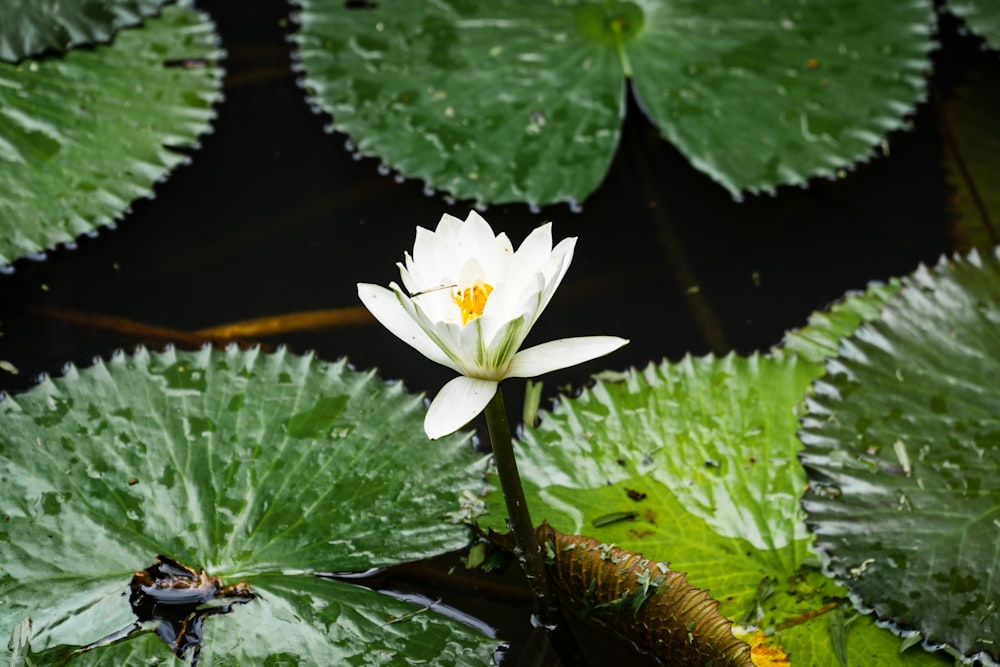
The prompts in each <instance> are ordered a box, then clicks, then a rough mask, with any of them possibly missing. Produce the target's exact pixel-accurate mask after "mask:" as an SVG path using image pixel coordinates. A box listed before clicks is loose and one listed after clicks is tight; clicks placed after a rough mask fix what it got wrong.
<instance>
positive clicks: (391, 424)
mask: <svg viewBox="0 0 1000 667" xmlns="http://www.w3.org/2000/svg"><path fill="white" fill-rule="evenodd" d="M423 413H424V405H423V399H422V398H421V397H419V396H413V395H409V394H407V393H406V392H405V391H404V390H403V388H402V387H401V385H399V384H398V383H397V384H386V383H384V382H382V381H380V380H379V379H377V378H376V377H375V376H374V375H373V374H371V373H366V374H362V373H356V372H353V371H351V370H350V369H348V368H347V367H346V364H345V363H344V362H339V363H336V364H325V363H322V362H319V361H317V360H315V359H313V358H311V357H296V356H294V355H292V354H289V353H287V352H284V351H280V352H277V353H275V354H264V353H261V352H260V351H258V350H249V351H240V350H238V349H236V348H230V349H228V350H226V351H224V352H216V351H212V350H210V349H207V348H206V349H202V350H201V351H198V352H192V353H189V352H178V351H173V350H169V351H167V352H164V353H150V352H147V351H145V350H139V351H137V352H136V353H135V354H134V355H132V356H125V355H118V356H116V357H114V358H113V359H112V360H111V361H109V362H107V363H97V364H95V365H94V366H93V367H91V368H88V369H84V370H77V369H75V368H70V369H69V371H68V372H67V374H66V376H65V377H63V378H59V379H56V380H46V381H44V382H43V383H42V384H40V385H38V386H37V387H34V388H33V389H32V390H31V391H29V392H27V393H25V394H22V395H18V396H16V397H8V398H6V399H4V400H3V401H2V402H0V513H2V515H3V521H2V522H0V601H2V603H3V609H4V613H3V614H2V616H0V637H4V638H5V639H6V638H7V637H10V636H11V632H12V630H13V628H14V627H15V626H18V625H19V624H20V623H22V622H23V620H22V619H24V618H25V617H29V616H30V618H31V619H32V621H33V628H34V632H33V634H32V638H31V648H32V650H33V651H34V652H35V654H36V655H42V656H53V655H56V656H58V655H66V654H67V653H68V652H71V651H73V650H76V649H77V648H79V647H83V646H87V645H89V644H91V643H92V642H97V641H99V640H101V639H102V638H107V637H110V636H113V635H114V633H116V632H118V631H122V630H128V629H129V628H131V627H132V626H133V624H134V623H135V622H136V619H137V617H136V614H134V613H133V611H132V608H131V606H130V603H129V597H130V593H129V590H130V589H129V586H130V582H132V581H133V576H134V573H135V572H137V571H140V570H144V569H146V568H148V567H150V563H153V562H154V561H155V560H156V557H157V555H159V554H163V555H164V556H166V557H167V559H169V561H172V562H176V564H177V566H176V567H173V566H171V569H169V570H168V571H167V572H166V574H168V575H169V574H174V575H176V578H177V579H178V581H180V582H181V583H183V582H184V580H185V575H184V574H183V569H184V568H189V571H190V572H197V571H199V570H202V569H204V570H205V573H206V574H205V576H204V577H202V576H201V575H200V574H196V575H193V576H188V577H187V582H188V583H187V584H185V585H184V586H181V587H180V588H185V589H186V591H182V592H183V593H184V594H185V595H187V594H190V595H195V596H204V595H206V594H208V595H209V597H208V598H204V599H206V600H213V599H214V598H215V596H214V594H212V589H211V587H212V584H211V582H213V581H218V582H219V585H220V586H223V585H225V586H230V587H239V586H246V587H247V588H246V590H248V591H249V592H250V593H252V594H253V596H255V597H254V599H252V600H250V601H247V602H246V603H245V604H239V605H236V606H234V607H233V608H232V609H231V610H230V613H227V614H225V615H221V614H220V615H215V616H211V617H208V618H205V619H203V621H204V623H203V627H204V643H203V647H202V649H201V664H202V665H213V664H270V663H268V661H278V660H279V659H285V660H290V661H292V662H294V660H292V658H293V657H297V659H298V660H299V661H300V662H302V663H303V664H348V663H350V661H351V660H358V659H360V656H364V655H372V656H382V658H383V659H384V660H385V661H391V662H392V664H411V663H414V664H415V663H419V662H421V661H423V662H425V663H426V662H429V661H432V662H434V663H435V664H462V665H479V664H486V663H488V662H489V659H490V655H491V654H492V650H493V648H494V645H495V641H494V640H491V639H489V638H486V637H482V636H480V635H478V634H476V633H475V632H473V631H472V630H471V629H469V628H466V627H465V626H463V625H461V624H459V623H456V622H453V621H449V620H446V619H444V618H443V617H442V616H440V615H438V614H434V613H427V614H419V615H418V617H419V618H418V619H414V620H413V621H409V622H406V623H389V621H391V620H392V619H396V618H399V617H403V616H405V615H406V614H409V613H412V612H413V611H414V610H415V608H414V607H413V605H410V604H408V603H406V602H403V601H400V600H397V599H394V598H391V597H388V596H386V595H383V594H380V593H377V592H375V591H370V590H367V589H365V588H362V587H359V586H355V585H353V584H350V583H345V582H343V581H335V580H330V579H323V578H319V577H317V576H315V575H317V574H321V573H324V572H341V571H363V570H366V569H368V568H371V567H380V566H386V565H390V564H395V563H400V562H405V561H410V560H415V559H421V558H425V557H428V556H431V555H435V554H439V553H443V552H446V551H449V550H454V549H457V548H460V547H462V546H464V545H466V544H468V542H469V534H468V529H467V528H465V527H463V526H458V525H454V524H451V523H449V522H447V521H446V520H445V519H444V517H445V515H446V514H447V513H448V512H449V511H451V510H454V509H456V508H457V507H458V504H459V497H460V496H461V495H462V493H463V492H468V491H470V490H471V489H473V488H476V487H478V485H479V484H480V483H481V482H478V481H477V471H478V470H479V466H480V465H481V462H482V459H481V458H480V457H478V456H477V455H475V453H474V452H473V449H472V447H471V445H470V442H469V438H468V436H453V437H450V438H447V439H444V440H441V441H435V442H430V441H428V440H427V439H426V437H424V435H423V428H422V420H423ZM214 577H218V580H215V579H214ZM154 578H155V577H154ZM221 590H230V589H221ZM232 590H237V589H232ZM206 591H207V593H206ZM135 594H136V593H135V587H134V585H133V588H132V591H131V595H132V596H133V597H134V596H135ZM147 594H149V593H148V591H147ZM230 597H231V596H230ZM237 597H239V596H237ZM219 601H221V602H227V601H229V597H226V596H222V597H220V600H219ZM185 613H186V612H185ZM387 623H388V625H386V624H387ZM169 653H170V650H169V648H168V647H167V646H166V645H165V644H164V643H163V642H162V641H160V640H159V639H157V638H156V637H155V635H154V636H146V635H138V636H134V637H132V638H130V639H129V640H128V641H124V642H122V643H120V644H116V645H114V646H103V645H102V646H101V647H100V648H96V649H94V650H93V651H90V652H88V653H86V654H85V655H83V656H80V657H79V658H77V659H75V660H74V662H73V664H98V663H100V664H141V663H142V662H143V661H145V660H147V659H151V660H152V659H155V660H164V659H166V658H167V656H169ZM439 655H440V656H444V657H442V658H441V661H439V660H438V656H439ZM275 664H276V663H275Z"/></svg>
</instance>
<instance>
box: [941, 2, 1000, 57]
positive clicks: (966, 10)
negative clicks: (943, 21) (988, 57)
mask: <svg viewBox="0 0 1000 667" xmlns="http://www.w3.org/2000/svg"><path fill="white" fill-rule="evenodd" d="M947 7H948V9H949V10H951V12H952V13H953V14H954V15H955V16H958V17H959V18H961V19H964V20H965V23H966V25H968V26H969V29H970V30H972V31H973V32H974V33H976V34H977V35H980V36H982V37H983V38H984V39H985V40H986V43H987V44H989V46H990V48H992V49H1000V3H997V2H994V1H991V0H948V3H947Z"/></svg>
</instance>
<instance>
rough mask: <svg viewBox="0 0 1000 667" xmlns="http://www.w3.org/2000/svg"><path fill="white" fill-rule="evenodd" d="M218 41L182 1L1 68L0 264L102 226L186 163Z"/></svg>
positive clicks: (201, 125) (202, 115)
mask: <svg viewBox="0 0 1000 667" xmlns="http://www.w3.org/2000/svg"><path fill="white" fill-rule="evenodd" d="M217 42H218V37H217V36H216V34H215V32H214V30H213V25H212V23H211V21H210V20H209V19H208V18H207V17H206V16H205V15H204V14H201V13H199V12H196V11H194V10H193V9H191V8H190V7H188V6H186V4H181V5H177V6H169V7H164V9H163V13H162V15H161V16H160V17H159V18H151V19H149V20H147V21H146V24H145V26H144V27H143V28H141V29H131V30H124V31H121V32H120V33H118V35H117V37H116V38H115V41H114V43H113V44H112V45H109V46H97V47H95V48H93V49H74V50H72V51H69V52H68V53H66V54H65V55H64V56H62V57H43V58H40V59H38V60H25V61H22V62H20V63H19V64H17V65H12V64H9V63H0V119H2V122H0V164H3V165H5V168H4V169H3V170H0V190H2V191H3V192H4V193H5V194H4V197H3V198H2V199H0V267H3V266H4V265H6V264H9V263H10V262H12V261H13V260H15V259H17V258H18V257H20V256H24V255H31V254H37V253H40V252H42V251H44V250H45V249H48V248H52V247H55V246H56V245H58V244H61V243H65V244H71V243H73V241H74V239H76V238H77V237H79V236H81V235H83V234H93V233H95V231H96V230H97V229H98V228H99V227H100V226H102V225H109V224H111V223H113V222H114V221H115V219H116V218H118V217H120V216H121V215H122V214H123V213H124V212H125V211H127V209H128V207H129V205H130V203H131V202H132V201H134V200H136V199H138V198H140V197H147V196H149V195H150V194H151V192H152V187H153V185H154V184H155V183H156V182H157V181H160V180H162V179H163V178H165V177H166V175H167V174H168V173H169V172H170V170H172V169H173V168H174V167H176V166H177V165H179V164H183V163H186V162H187V161H188V159H189V158H188V157H187V156H186V155H185V154H184V153H183V152H180V150H179V149H185V148H191V147H194V146H196V145H197V140H198V136H199V135H201V134H203V133H204V132H206V131H208V130H209V129H210V122H211V120H212V118H213V117H214V111H213V108H212V105H213V104H214V103H215V102H217V101H218V100H219V99H221V93H220V88H221V80H222V69H221V68H220V67H219V66H218V61H219V59H220V58H221V57H222V55H223V54H222V51H221V50H220V49H219V47H218V45H217Z"/></svg>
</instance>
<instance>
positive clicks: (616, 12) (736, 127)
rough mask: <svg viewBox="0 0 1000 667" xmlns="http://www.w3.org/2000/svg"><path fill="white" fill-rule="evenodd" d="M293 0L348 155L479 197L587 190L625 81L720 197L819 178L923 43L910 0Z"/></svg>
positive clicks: (313, 93)
mask: <svg viewBox="0 0 1000 667" xmlns="http://www.w3.org/2000/svg"><path fill="white" fill-rule="evenodd" d="M298 4H299V5H300V6H301V8H302V9H301V12H299V13H298V14H296V16H295V18H296V20H297V21H298V23H299V25H300V29H299V31H298V32H297V33H296V34H295V35H294V39H295V41H296V43H297V45H298V56H299V60H300V63H301V69H302V71H303V72H304V74H305V77H304V83H305V85H306V86H307V89H308V94H309V97H310V99H311V101H312V102H313V103H314V104H315V105H316V106H317V107H318V108H320V109H322V110H324V111H326V112H328V113H330V114H332V116H333V124H332V128H333V129H336V130H338V131H340V132H344V133H345V134H347V135H349V137H350V144H351V148H352V150H356V151H358V153H359V154H362V155H369V156H376V157H378V158H380V159H382V160H383V162H384V164H385V167H386V168H387V169H393V170H396V171H398V172H399V173H400V174H402V175H404V176H407V177H413V178H419V179H422V180H424V181H426V182H427V183H428V184H429V185H430V186H432V187H433V188H437V189H442V190H445V191H447V192H449V193H451V194H452V195H454V196H456V197H461V198H468V199H474V200H480V201H483V202H489V203H503V202H510V201H526V202H529V203H533V204H547V203H551V202H557V201H570V202H576V201H582V200H583V199H584V198H585V197H586V196H588V195H589V194H590V193H591V192H592V191H593V190H594V189H595V188H596V187H597V186H598V184H599V183H600V181H601V179H602V178H603V175H604V174H605V172H606V171H607V169H608V166H609V164H610V162H611V158H612V155H613V153H614V150H615V147H616V145H617V143H618V138H619V132H620V126H621V122H622V118H623V114H624V109H625V98H624V95H625V92H626V84H627V79H631V80H632V85H633V88H634V91H635V93H636V95H637V96H638V98H639V100H640V102H641V104H642V106H643V108H644V110H645V112H646V114H647V115H648V116H649V118H650V119H651V120H652V121H653V122H654V123H655V124H656V125H657V126H658V127H659V128H660V130H661V131H662V132H663V134H664V136H665V137H667V138H668V139H669V140H670V141H672V142H673V143H674V144H675V145H676V146H677V147H678V149H679V150H680V151H681V152H682V153H684V154H685V155H686V156H687V157H688V159H689V160H690V161H691V163H692V164H693V165H694V166H696V167H697V168H698V169H701V170H702V171H704V172H706V173H707V174H708V175H710V176H711V177H712V178H713V179H715V180H716V181H718V182H719V183H720V184H721V185H723V186H724V187H725V188H727V189H728V190H730V191H731V192H733V193H734V194H736V193H739V192H741V191H744V190H750V191H756V190H770V189H773V188H774V187H775V186H777V185H781V184H801V183H803V182H805V181H806V180H807V179H809V178H811V177H814V176H819V175H825V176H833V175H835V174H836V173H837V172H838V170H841V169H843V168H846V167H849V166H850V165H852V164H853V163H855V162H857V161H859V160H864V159H867V157H868V156H869V155H870V154H871V153H872V152H873V149H874V148H875V147H876V146H878V145H879V144H880V143H881V142H882V141H883V140H884V139H885V137H886V135H887V133H888V132H889V131H891V130H894V129H898V128H901V127H903V125H904V122H905V120H904V119H905V117H906V115H907V114H909V113H910V112H911V111H912V109H913V107H914V104H915V103H916V102H917V101H918V100H920V99H922V98H923V96H924V91H925V82H924V73H925V71H926V70H927V69H928V68H929V66H930V63H929V61H928V57H927V54H928V52H929V51H930V49H931V48H932V46H933V42H932V40H931V38H930V33H931V30H932V26H933V25H934V17H933V14H932V12H931V7H930V3H929V2H927V1H926V0H905V1H904V2H894V3H889V4H886V5H884V6H883V5H875V4H872V3H859V2H856V1H854V0H835V1H833V2H826V3H808V4H803V3H800V2H798V1H797V0H779V1H776V2H770V3H747V2H740V1H738V0H729V1H726V2H710V3H706V2H698V1H696V0H682V1H680V2H672V3H668V4H664V3H662V2H659V1H658V0H636V1H635V2H624V1H620V0H614V1H610V0H609V1H606V2H603V1H602V2H598V1H575V2H565V1H560V0H547V1H544V2H530V3H525V2H518V1H516V0H497V1H496V2H489V3H475V2H463V1H460V0H444V1H441V2H425V1H411V0H380V1H379V2H370V3H341V2H336V3H331V2H320V1H319V0H299V1H298ZM748 101H749V102H748Z"/></svg>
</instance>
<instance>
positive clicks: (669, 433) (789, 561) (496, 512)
mask: <svg viewBox="0 0 1000 667" xmlns="http://www.w3.org/2000/svg"><path fill="white" fill-rule="evenodd" d="M814 377H815V364H812V363H808V362H804V361H803V360H800V359H799V358H797V357H796V356H794V355H788V356H786V357H784V358H780V359H779V358H770V357H763V356H753V357H750V358H742V357H738V356H735V355H730V356H727V357H725V358H721V359H718V358H713V357H706V358H700V359H695V358H690V357H689V358H685V359H683V360H682V361H680V362H679V363H676V364H674V363H669V362H663V363H661V364H655V365H650V366H649V367H647V368H645V369H643V370H641V371H639V370H632V371H629V372H627V373H625V374H624V377H623V378H622V379H621V380H620V381H611V380H597V381H596V382H595V384H594V385H593V387H591V388H589V389H586V390H584V391H583V392H582V393H581V394H580V395H579V396H577V397H574V398H571V399H566V400H564V401H561V402H560V403H559V404H558V405H557V407H556V408H555V409H554V410H553V411H552V412H551V413H543V416H542V420H541V423H540V425H539V426H538V427H537V428H526V429H525V431H524V436H523V439H522V440H521V441H520V442H518V443H517V444H516V447H517V457H518V462H519V465H520V470H521V476H522V479H523V480H524V481H525V484H526V487H527V489H528V504H529V507H530V509H531V512H532V516H533V519H534V520H535V521H542V520H547V521H549V522H550V523H551V524H552V525H553V526H554V527H556V528H557V529H559V530H561V531H563V532H573V533H577V534H584V535H589V536H592V537H594V538H596V539H598V540H600V541H601V542H604V543H606V544H615V545H617V546H619V547H622V548H624V549H628V550H630V551H635V552H639V553H641V554H642V555H643V556H644V557H646V558H649V559H654V560H663V561H667V562H670V564H671V568H673V569H676V570H679V571H682V572H686V573H687V578H688V580H689V581H690V582H691V584H692V585H694V586H697V587H699V588H704V589H707V590H708V591H709V593H710V594H711V596H712V597H713V598H715V599H716V600H719V601H720V611H721V613H722V614H723V615H725V616H727V617H728V618H730V619H732V620H734V621H737V622H739V623H743V624H746V625H753V626H757V627H759V628H761V629H762V630H763V631H764V632H765V634H766V635H767V637H768V641H769V642H771V643H772V644H775V645H777V647H779V648H781V649H783V650H784V652H786V653H787V654H788V655H790V656H792V657H793V659H794V660H795V664H798V663H799V661H801V663H802V664H808V665H817V666H821V667H826V666H829V667H840V662H839V661H838V659H837V657H836V654H837V651H836V648H837V646H838V645H839V646H842V647H843V649H844V651H845V655H846V656H847V657H848V661H849V662H848V664H859V665H860V664H879V665H891V666H896V665H942V664H950V661H944V660H942V659H941V658H940V657H939V656H937V655H933V654H930V653H927V652H924V651H920V650H919V649H916V650H914V649H910V650H908V651H906V652H904V653H902V654H900V652H899V648H900V641H899V639H898V638H897V637H896V636H894V635H893V634H892V633H890V632H888V631H886V630H882V629H879V628H877V627H876V626H875V624H874V621H873V620H872V619H871V618H870V617H863V616H857V615H854V617H853V620H851V621H850V622H849V623H848V624H847V626H846V632H844V633H843V634H842V635H840V637H841V639H837V636H836V635H835V634H834V633H832V632H831V625H830V621H829V619H830V618H833V617H834V616H835V615H837V614H841V615H843V614H851V613H852V612H851V610H850V609H849V605H848V604H847V598H846V596H847V591H846V589H844V588H843V587H841V586H839V585H837V584H836V582H834V581H833V580H832V579H830V578H828V577H825V576H823V575H822V574H821V573H820V571H819V569H818V566H819V561H818V559H817V558H816V557H815V555H814V552H813V551H812V550H811V547H810V543H811V538H810V535H809V533H808V531H807V529H806V525H805V522H804V513H803V512H802V510H801V508H800V505H799V502H800V498H801V494H802V492H803V491H804V489H805V487H806V483H807V482H806V477H805V472H804V470H803V469H802V467H801V465H800V464H799V462H798V459H797V454H798V452H799V451H800V450H801V444H800V443H799V441H798V439H797V438H796V435H795V433H796V430H797V429H798V427H799V422H798V417H799V415H800V410H801V405H802V401H803V398H804V396H805V394H806V392H807V390H808V387H809V384H810V382H811V381H812V379H813V378H814ZM486 500H487V508H488V510H489V512H490V513H489V515H488V516H486V517H483V518H482V519H481V521H482V523H483V524H484V525H487V526H489V527H491V528H494V529H497V530H499V529H502V527H503V518H504V510H503V503H502V500H501V499H500V498H499V497H498V495H497V494H496V493H495V492H494V493H492V494H490V495H488V496H487V498H486ZM764 648H765V649H766V648H767V647H766V646H765V647H764Z"/></svg>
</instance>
